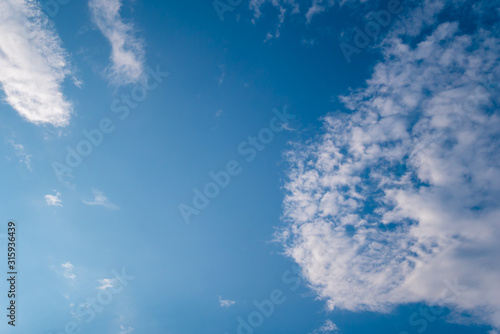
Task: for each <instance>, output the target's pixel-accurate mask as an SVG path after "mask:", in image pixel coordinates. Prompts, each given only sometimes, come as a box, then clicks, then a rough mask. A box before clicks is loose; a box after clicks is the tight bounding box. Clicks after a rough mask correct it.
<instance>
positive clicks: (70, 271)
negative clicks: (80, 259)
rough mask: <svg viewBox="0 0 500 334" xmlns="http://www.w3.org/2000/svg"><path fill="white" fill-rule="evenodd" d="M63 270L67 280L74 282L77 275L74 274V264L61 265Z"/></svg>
mask: <svg viewBox="0 0 500 334" xmlns="http://www.w3.org/2000/svg"><path fill="white" fill-rule="evenodd" d="M61 268H63V272H62V274H63V276H64V277H65V278H67V279H71V280H74V279H75V278H76V275H75V274H73V268H74V266H73V264H72V263H71V262H69V261H68V262H66V263H62V264H61Z"/></svg>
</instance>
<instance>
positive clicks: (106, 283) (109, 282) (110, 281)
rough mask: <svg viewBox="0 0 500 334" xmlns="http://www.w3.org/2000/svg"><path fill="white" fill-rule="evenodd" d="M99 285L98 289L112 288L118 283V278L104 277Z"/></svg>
mask: <svg viewBox="0 0 500 334" xmlns="http://www.w3.org/2000/svg"><path fill="white" fill-rule="evenodd" d="M98 282H99V284H100V285H99V286H98V287H97V289H98V290H105V289H108V288H112V287H114V286H115V284H116V279H114V278H103V279H100V280H98Z"/></svg>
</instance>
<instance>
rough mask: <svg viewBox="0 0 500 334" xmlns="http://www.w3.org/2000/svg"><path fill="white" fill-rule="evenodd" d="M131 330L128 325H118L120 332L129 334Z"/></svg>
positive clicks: (132, 329)
mask: <svg viewBox="0 0 500 334" xmlns="http://www.w3.org/2000/svg"><path fill="white" fill-rule="evenodd" d="M133 331H134V328H133V327H130V326H128V327H127V328H125V326H123V325H120V334H129V333H132V332H133Z"/></svg>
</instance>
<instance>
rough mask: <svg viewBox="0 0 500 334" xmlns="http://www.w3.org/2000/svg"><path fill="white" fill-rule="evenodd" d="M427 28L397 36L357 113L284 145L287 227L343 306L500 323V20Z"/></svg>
mask: <svg viewBox="0 0 500 334" xmlns="http://www.w3.org/2000/svg"><path fill="white" fill-rule="evenodd" d="M435 4H436V2H435V1H426V2H425V6H427V5H429V6H432V5H434V6H435ZM434 8H436V7H434ZM432 11H433V9H432V8H426V7H424V8H423V12H426V13H429V12H432ZM412 14H413V12H410V13H409V14H408V15H409V16H411V15H412ZM448 14H450V13H448ZM433 16H434V14H433V15H432V17H433ZM429 17H431V16H427V18H429ZM406 19H408V18H406ZM497 22H498V20H497ZM426 24H427V25H428V26H429V27H433V28H432V29H431V32H429V33H428V35H426V36H420V35H419V34H420V33H421V31H425V30H420V31H418V32H415V31H413V33H415V36H418V39H417V41H413V40H412V39H411V38H410V39H408V38H406V39H405V41H406V42H403V40H402V39H401V38H400V37H399V35H400V34H401V31H397V32H396V33H394V34H389V37H387V38H386V39H385V40H384V41H383V42H382V52H383V59H384V60H383V61H382V62H380V63H379V64H377V65H376V66H375V68H374V72H373V74H372V76H371V78H370V79H369V80H368V81H367V84H366V87H365V88H363V89H359V90H356V91H354V92H353V93H352V94H350V95H349V96H346V97H343V98H341V100H342V101H343V102H344V104H345V106H346V107H347V108H348V109H351V110H352V113H348V114H341V113H334V114H329V115H327V116H326V117H325V118H324V133H323V134H322V135H320V136H319V137H317V138H316V140H314V141H313V142H311V143H308V144H297V145H296V146H295V147H294V149H293V150H291V151H290V152H289V153H288V154H287V160H288V161H289V162H290V170H289V174H288V176H289V179H288V181H287V183H286V185H285V189H286V197H285V200H284V207H285V213H284V217H285V220H286V221H287V224H286V226H285V227H284V228H283V230H282V231H281V233H280V234H279V236H280V237H281V238H282V239H281V240H282V242H283V243H284V245H285V249H286V252H287V254H288V255H289V256H290V257H292V258H293V259H294V260H295V261H296V262H297V263H298V264H299V265H300V266H301V267H302V269H303V272H304V275H305V276H306V277H307V278H308V280H309V282H310V283H311V285H312V287H313V288H314V289H315V291H316V292H317V294H318V295H319V296H320V297H321V298H322V299H324V300H325V301H327V304H328V306H329V307H330V308H332V309H333V308H334V307H338V308H342V309H348V310H353V311H359V310H371V311H379V312H386V311H390V310H391V309H392V308H393V307H394V306H396V305H399V304H404V303H414V302H426V303H428V304H439V305H442V306H447V307H451V308H452V309H454V310H455V311H458V312H466V313H470V314H472V315H473V318H474V319H475V320H476V321H478V322H485V323H488V324H490V325H492V326H495V327H497V328H499V327H500V290H499V289H498V288H497V285H498V282H499V281H500V270H499V269H498V268H499V264H500V262H499V260H498V253H499V252H500V245H499V244H498V239H499V238H500V202H499V200H498V199H499V198H500V159H499V158H500V145H499V144H500V115H499V110H498V105H499V102H498V100H497V97H496V96H498V82H499V80H500V59H499V58H498V55H499V54H500V39H499V31H500V29H498V26H490V27H483V28H481V29H477V30H476V31H473V32H469V33H468V34H467V33H464V32H461V31H460V29H459V25H458V24H457V23H453V22H451V23H443V24H440V25H436V24H433V23H430V22H427V23H426ZM422 37H423V38H422ZM495 90H496V91H495ZM449 282H458V285H460V286H461V289H460V290H459V292H458V293H457V294H456V296H453V295H452V294H451V289H450V288H449V286H448V285H449ZM455 284H456V283H455ZM443 295H444V297H446V298H443Z"/></svg>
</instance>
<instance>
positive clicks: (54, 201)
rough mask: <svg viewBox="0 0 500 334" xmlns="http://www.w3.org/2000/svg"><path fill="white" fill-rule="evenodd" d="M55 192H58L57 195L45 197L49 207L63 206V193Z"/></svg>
mask: <svg viewBox="0 0 500 334" xmlns="http://www.w3.org/2000/svg"><path fill="white" fill-rule="evenodd" d="M54 191H55V190H54ZM55 192H56V194H55V195H50V194H48V195H45V196H44V198H45V202H46V203H47V205H51V206H63V205H62V201H61V193H60V192H58V191H55Z"/></svg>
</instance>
